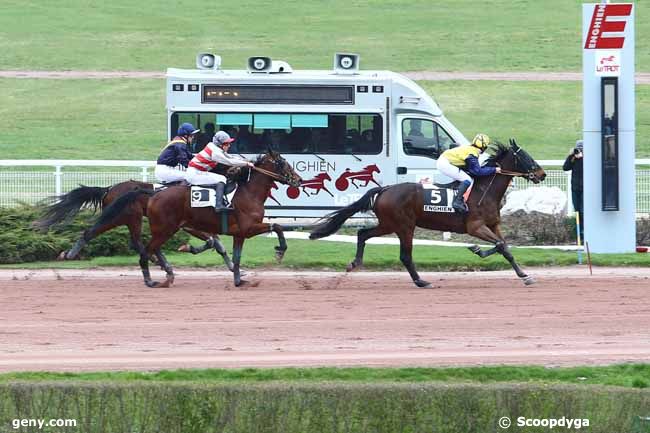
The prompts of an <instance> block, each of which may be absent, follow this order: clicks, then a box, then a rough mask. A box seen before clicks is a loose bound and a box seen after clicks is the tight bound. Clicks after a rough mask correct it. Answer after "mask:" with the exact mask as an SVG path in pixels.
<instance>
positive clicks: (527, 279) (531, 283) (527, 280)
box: [524, 276, 537, 286]
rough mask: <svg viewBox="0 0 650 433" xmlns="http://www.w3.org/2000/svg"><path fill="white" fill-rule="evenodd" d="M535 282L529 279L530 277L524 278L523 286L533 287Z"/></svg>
mask: <svg viewBox="0 0 650 433" xmlns="http://www.w3.org/2000/svg"><path fill="white" fill-rule="evenodd" d="M536 282H537V281H535V279H534V278H533V277H530V276H528V277H524V284H525V285H527V286H530V285H533V284H535V283H536Z"/></svg>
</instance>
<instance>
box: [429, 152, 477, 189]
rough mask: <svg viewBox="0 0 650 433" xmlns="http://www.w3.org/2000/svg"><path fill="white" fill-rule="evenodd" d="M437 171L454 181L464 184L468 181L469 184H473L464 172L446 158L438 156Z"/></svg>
mask: <svg viewBox="0 0 650 433" xmlns="http://www.w3.org/2000/svg"><path fill="white" fill-rule="evenodd" d="M437 168H438V171H440V173H442V174H444V175H445V176H448V177H451V178H452V179H454V180H458V181H460V182H464V181H466V180H468V181H469V182H470V183H474V182H473V180H472V177H471V176H470V175H469V174H467V173H466V172H465V171H463V170H461V169H460V168H458V167H456V166H455V165H453V164H452V163H451V162H449V160H448V159H447V158H445V157H444V156H440V157H439V158H438V164H437Z"/></svg>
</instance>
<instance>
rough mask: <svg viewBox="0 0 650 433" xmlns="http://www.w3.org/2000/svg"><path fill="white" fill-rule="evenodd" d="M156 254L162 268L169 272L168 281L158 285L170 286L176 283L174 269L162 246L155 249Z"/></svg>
mask: <svg viewBox="0 0 650 433" xmlns="http://www.w3.org/2000/svg"><path fill="white" fill-rule="evenodd" d="M155 254H156V257H157V258H158V264H159V265H160V268H161V269H162V270H164V271H165V273H166V274H167V279H166V281H165V282H164V283H162V284H161V285H159V286H158V287H169V286H171V285H172V284H173V283H174V270H173V269H172V266H171V265H170V264H169V262H168V261H167V257H165V255H164V254H163V253H162V251H161V250H160V248H158V249H157V250H156V251H155Z"/></svg>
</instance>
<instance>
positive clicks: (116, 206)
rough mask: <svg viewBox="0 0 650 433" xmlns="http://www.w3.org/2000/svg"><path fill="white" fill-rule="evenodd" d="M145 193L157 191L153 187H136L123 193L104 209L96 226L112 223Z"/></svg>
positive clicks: (151, 193)
mask: <svg viewBox="0 0 650 433" xmlns="http://www.w3.org/2000/svg"><path fill="white" fill-rule="evenodd" d="M145 194H146V195H148V196H152V195H154V194H155V191H154V190H152V189H144V188H136V189H134V190H132V191H129V192H126V193H124V194H122V195H121V196H119V197H118V198H116V199H115V201H113V203H111V204H110V205H108V206H107V207H106V209H104V210H103V211H102V213H101V214H100V215H99V218H97V221H96V222H95V225H94V227H99V226H103V225H105V224H110V223H112V222H113V221H115V220H116V219H117V218H118V217H119V216H120V215H121V214H122V212H123V211H124V209H126V208H127V207H129V206H130V205H131V204H133V203H134V202H136V201H137V200H138V198H140V196H141V195H145Z"/></svg>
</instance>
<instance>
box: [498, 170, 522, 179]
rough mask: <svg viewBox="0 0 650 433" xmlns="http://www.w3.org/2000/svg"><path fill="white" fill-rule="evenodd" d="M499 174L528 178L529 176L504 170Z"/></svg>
mask: <svg viewBox="0 0 650 433" xmlns="http://www.w3.org/2000/svg"><path fill="white" fill-rule="evenodd" d="M499 174H503V175H505V176H514V177H517V176H521V177H526V176H528V173H522V172H520V171H510V170H504V169H501V172H500V173H499Z"/></svg>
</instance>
